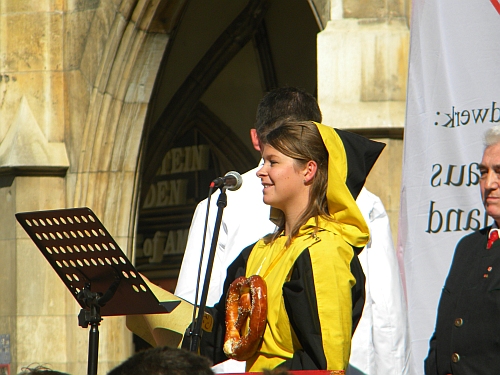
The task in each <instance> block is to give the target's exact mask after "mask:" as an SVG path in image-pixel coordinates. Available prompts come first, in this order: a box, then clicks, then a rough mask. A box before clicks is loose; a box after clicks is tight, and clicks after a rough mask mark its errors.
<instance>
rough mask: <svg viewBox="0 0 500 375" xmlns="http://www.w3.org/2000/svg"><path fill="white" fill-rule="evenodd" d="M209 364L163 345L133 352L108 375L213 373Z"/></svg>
mask: <svg viewBox="0 0 500 375" xmlns="http://www.w3.org/2000/svg"><path fill="white" fill-rule="evenodd" d="M210 365H211V364H210V361H209V360H208V359H207V358H205V357H201V356H199V355H196V354H194V353H192V352H189V351H187V350H183V349H175V348H168V347H166V346H165V347H157V348H153V349H148V350H144V351H142V352H139V353H136V354H134V355H133V356H132V357H130V358H129V359H127V360H126V361H125V362H123V363H122V364H121V365H119V366H117V367H115V368H114V369H113V370H111V371H110V372H109V373H108V375H213V371H212V369H211V368H210Z"/></svg>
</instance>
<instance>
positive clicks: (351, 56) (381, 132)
mask: <svg viewBox="0 0 500 375" xmlns="http://www.w3.org/2000/svg"><path fill="white" fill-rule="evenodd" d="M408 3H409V0H391V1H386V0H377V1H368V0H343V1H342V0H332V1H331V19H330V21H329V22H328V24H327V26H326V28H325V30H323V31H322V32H321V33H320V34H319V35H318V101H319V104H320V106H321V110H322V112H323V121H324V122H325V123H326V124H329V125H333V126H335V127H338V128H341V129H346V130H349V129H351V130H356V131H362V132H363V133H365V134H366V135H367V136H370V135H372V136H373V135H375V136H376V137H377V140H379V141H381V142H384V143H386V144H387V147H386V148H385V150H384V151H383V153H382V155H381V157H380V158H379V160H378V161H377V163H376V165H375V167H374V169H373V171H372V172H371V174H370V176H369V178H368V180H367V183H366V186H367V188H368V189H369V190H370V191H372V192H373V193H374V194H376V195H378V196H379V197H380V198H381V199H382V202H383V203H384V206H385V208H386V210H387V213H388V215H389V218H390V221H391V227H392V232H393V233H392V234H393V239H394V243H396V238H397V228H398V226H397V223H398V214H399V200H400V185H401V169H402V165H401V162H402V155H403V141H402V134H403V128H404V121H405V107H406V80H407V74H408V68H407V67H408V51H409V35H410V32H409V28H408V17H409V15H408V14H407V13H408V8H409V4H408Z"/></svg>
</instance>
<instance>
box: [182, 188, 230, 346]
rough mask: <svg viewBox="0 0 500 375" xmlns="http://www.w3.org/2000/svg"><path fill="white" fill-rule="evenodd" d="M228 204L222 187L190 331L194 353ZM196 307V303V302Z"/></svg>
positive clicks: (197, 344)
mask: <svg viewBox="0 0 500 375" xmlns="http://www.w3.org/2000/svg"><path fill="white" fill-rule="evenodd" d="M226 206H227V195H226V188H225V187H221V188H220V194H219V198H218V199H217V207H218V209H217V217H216V219H215V226H214V233H213V235H212V244H211V246H210V253H209V254H208V261H207V271H206V272H205V280H204V282H203V291H202V293H201V299H200V304H199V308H198V317H197V319H196V322H195V324H194V327H193V329H192V330H191V332H190V333H189V335H190V336H191V342H190V346H189V350H190V351H192V352H194V353H199V350H200V339H201V325H202V322H203V315H204V314H205V307H206V305H207V297H208V288H209V286H210V278H211V277H212V268H213V265H214V258H215V250H216V249H217V240H218V239H219V231H220V225H221V223H222V213H223V212H224V208H225V207H226ZM195 308H196V304H195Z"/></svg>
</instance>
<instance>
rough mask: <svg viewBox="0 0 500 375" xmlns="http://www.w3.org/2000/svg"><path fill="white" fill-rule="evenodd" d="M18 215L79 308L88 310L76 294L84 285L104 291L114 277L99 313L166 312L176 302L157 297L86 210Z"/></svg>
mask: <svg viewBox="0 0 500 375" xmlns="http://www.w3.org/2000/svg"><path fill="white" fill-rule="evenodd" d="M16 218H17V221H18V222H19V224H21V226H22V227H23V228H24V230H25V231H26V232H27V233H28V235H29V236H30V237H31V239H32V240H33V242H34V243H35V244H36V245H37V247H38V248H39V249H40V251H41V252H42V254H43V255H44V256H45V258H46V259H47V261H48V262H49V263H50V264H51V266H52V267H53V268H54V270H55V271H56V272H57V274H58V275H59V277H60V278H61V280H62V281H63V282H64V284H65V285H66V287H67V288H68V289H69V291H70V292H71V294H72V295H73V296H74V297H75V299H76V300H77V302H78V303H79V304H80V306H81V307H82V308H84V309H88V307H87V306H85V304H84V303H83V302H82V301H80V300H79V299H78V298H77V296H78V293H79V292H80V291H81V290H82V289H83V288H84V287H85V284H87V283H88V284H90V290H91V291H92V292H99V293H102V294H104V293H106V291H108V289H109V288H110V287H111V285H112V284H113V283H114V282H115V281H117V280H118V279H119V280H120V282H119V285H118V289H117V290H116V292H115V294H114V296H113V298H111V300H109V301H108V302H107V303H106V305H105V306H103V307H101V311H100V314H101V315H102V316H112V315H133V314H155V313H165V312H170V311H172V310H173V309H174V308H175V307H176V306H177V305H178V303H179V302H178V301H171V302H162V303H160V302H159V301H158V299H157V298H156V297H155V295H154V294H153V292H152V291H151V290H150V289H149V287H148V285H147V284H146V283H145V282H144V280H143V278H142V277H141V275H140V274H139V273H138V272H137V270H136V269H135V267H134V266H133V265H132V263H130V261H129V260H128V258H127V257H126V255H125V254H124V253H123V251H122V250H121V249H120V247H119V246H118V244H117V243H116V242H115V240H114V239H113V238H112V237H111V235H110V234H109V233H108V231H107V230H106V228H105V227H104V225H103V224H102V223H101V222H100V221H99V219H98V218H97V216H96V215H95V214H94V213H93V212H92V210H90V209H89V208H87V207H82V208H70V209H62V210H50V211H34V212H22V213H17V214H16Z"/></svg>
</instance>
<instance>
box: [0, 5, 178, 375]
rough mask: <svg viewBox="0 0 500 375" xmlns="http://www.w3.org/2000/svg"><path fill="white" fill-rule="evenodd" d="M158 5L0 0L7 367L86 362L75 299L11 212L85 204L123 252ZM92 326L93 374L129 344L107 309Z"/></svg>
mask: <svg viewBox="0 0 500 375" xmlns="http://www.w3.org/2000/svg"><path fill="white" fill-rule="evenodd" d="M159 6H161V2H160V1H159V0H145V1H140V2H137V1H134V0H101V1H99V0H42V1H20V0H5V1H2V2H1V4H0V119H1V120H0V142H1V143H0V199H1V209H2V215H0V216H1V219H0V221H1V223H2V224H3V225H2V226H1V227H0V244H1V245H2V251H1V252H0V281H1V284H0V301H1V306H0V334H3V333H8V334H10V335H11V354H12V372H13V373H17V372H18V371H19V370H20V368H21V367H22V366H27V365H29V364H31V363H33V362H38V363H46V364H49V365H50V366H51V367H53V368H54V369H57V370H60V371H67V372H69V373H71V374H74V375H78V374H86V373H87V353H88V331H87V330H85V329H83V328H80V327H79V326H78V321H77V315H78V311H79V306H78V304H77V303H76V302H75V300H74V298H73V297H72V295H71V294H70V293H69V292H68V291H67V290H66V288H65V287H64V285H63V284H62V283H61V281H60V280H59V279H58V277H57V275H56V274H55V272H54V271H53V270H52V269H51V268H50V266H49V264H48V263H47V262H46V260H45V259H43V257H42V255H41V254H40V253H39V251H38V249H37V248H36V247H35V245H34V244H33V242H32V241H31V240H30V239H29V238H28V237H27V235H26V233H25V232H24V230H23V229H22V228H21V227H20V226H19V225H18V224H16V222H15V218H14V214H15V213H16V212H21V211H35V210H47V209H58V208H65V207H77V206H88V207H89V208H91V209H92V210H93V211H94V212H95V213H96V214H97V216H98V217H99V218H100V219H101V221H103V223H104V225H105V226H106V227H107V229H108V230H109V232H110V233H111V234H112V235H113V237H114V238H115V239H116V240H117V242H118V243H119V244H120V246H121V248H122V249H123V250H124V251H125V252H127V253H128V254H129V255H130V254H131V252H132V248H133V244H132V241H133V235H134V231H135V206H136V201H135V197H136V189H137V185H138V182H137V169H138V164H139V162H138V160H140V157H139V156H140V155H139V153H140V142H141V135H142V131H143V126H144V122H145V116H146V110H147V104H148V102H149V97H150V95H151V91H152V87H153V83H154V80H155V78H156V73H157V71H158V66H159V64H160V61H161V57H162V55H163V52H164V50H165V46H166V44H167V42H168V35H167V30H166V28H165V27H164V26H165V24H164V23H161V22H158V20H157V19H155V15H156V13H157V10H158V7H159ZM163 7H165V4H163ZM100 333H101V338H100V350H99V374H105V373H106V372H107V371H108V370H109V369H110V368H112V367H114V366H115V365H116V364H118V363H119V362H121V361H122V360H123V359H125V358H127V357H128V356H129V355H130V354H131V352H132V347H131V334H130V333H129V332H128V330H127V329H126V328H125V324H124V319H123V318H116V317H105V318H104V321H103V323H102V325H101V328H100Z"/></svg>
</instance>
